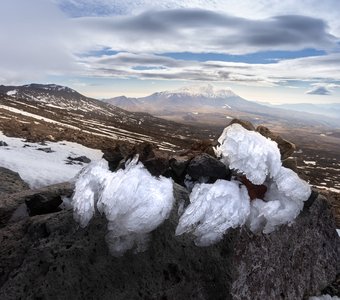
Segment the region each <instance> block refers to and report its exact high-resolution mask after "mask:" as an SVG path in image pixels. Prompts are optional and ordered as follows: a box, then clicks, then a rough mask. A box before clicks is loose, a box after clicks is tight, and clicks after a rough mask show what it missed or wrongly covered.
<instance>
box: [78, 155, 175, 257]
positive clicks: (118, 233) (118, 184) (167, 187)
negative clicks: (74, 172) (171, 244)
mask: <svg viewBox="0 0 340 300" xmlns="http://www.w3.org/2000/svg"><path fill="white" fill-rule="evenodd" d="M137 161H138V157H136V158H134V159H133V160H132V161H131V162H128V163H127V164H126V168H125V169H124V170H123V169H121V170H118V171H117V172H111V171H109V168H108V164H107V162H106V161H104V160H100V161H99V162H95V163H91V164H90V165H89V166H88V167H86V168H85V169H84V170H83V171H82V172H81V173H80V174H79V176H78V179H77V181H76V187H75V193H74V196H73V199H72V205H73V208H74V217H75V219H76V220H77V221H78V222H79V223H80V225H81V226H82V227H85V226H86V225H87V224H88V223H89V221H90V220H91V218H92V217H93V215H94V213H95V210H96V208H97V210H98V211H99V212H100V213H104V214H105V216H106V219H107V220H108V234H107V235H106V241H107V243H108V246H109V249H110V252H111V253H112V254H113V255H115V256H120V255H122V254H124V252H125V251H127V250H129V249H132V248H134V247H135V249H136V251H137V252H139V251H143V250H145V249H146V245H147V241H148V235H149V233H150V232H151V231H153V230H154V229H156V228H157V227H158V226H159V225H160V224H162V223H163V221H164V220H165V219H167V218H168V216H169V214H170V211H171V209H172V206H173V202H174V197H173V183H172V180H171V179H168V178H165V177H162V176H160V177H159V178H156V177H153V176H152V175H151V174H150V173H149V172H148V171H147V170H146V169H145V168H144V166H143V164H142V163H140V162H137Z"/></svg>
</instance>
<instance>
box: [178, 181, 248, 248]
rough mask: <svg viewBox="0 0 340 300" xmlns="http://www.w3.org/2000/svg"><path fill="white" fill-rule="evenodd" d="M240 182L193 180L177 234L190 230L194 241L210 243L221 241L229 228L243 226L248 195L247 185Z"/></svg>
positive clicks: (202, 244) (205, 244)
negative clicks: (208, 182)
mask: <svg viewBox="0 0 340 300" xmlns="http://www.w3.org/2000/svg"><path fill="white" fill-rule="evenodd" d="M239 184H240V182H238V181H227V180H217V181H216V182H215V183H214V184H206V183H203V184H196V185H195V187H194V189H193V190H192V192H191V194H190V205H189V206H188V207H187V208H186V210H185V212H184V214H183V215H182V216H181V218H180V220H179V224H178V226H177V229H176V235H181V234H183V233H184V232H193V234H194V235H195V236H196V240H195V243H196V245H198V246H209V245H211V244H214V243H216V242H218V241H220V240H221V239H222V237H223V234H224V233H225V232H226V231H227V230H228V229H229V228H236V227H238V226H242V225H243V224H244V223H245V222H246V220H247V217H248V215H249V212H250V199H249V196H248V191H247V189H246V187H245V186H242V187H241V188H240V187H239Z"/></svg>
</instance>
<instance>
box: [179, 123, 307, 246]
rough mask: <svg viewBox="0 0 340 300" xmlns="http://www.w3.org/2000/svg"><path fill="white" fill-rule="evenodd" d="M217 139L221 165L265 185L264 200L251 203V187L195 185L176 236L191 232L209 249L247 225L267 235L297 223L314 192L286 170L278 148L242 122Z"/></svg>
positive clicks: (235, 184)
mask: <svg viewBox="0 0 340 300" xmlns="http://www.w3.org/2000/svg"><path fill="white" fill-rule="evenodd" d="M218 141H219V143H220V146H218V147H217V148H216V149H215V151H216V154H217V155H218V156H220V157H221V160H222V162H224V163H225V164H226V165H227V166H229V168H231V169H235V171H236V172H238V173H239V172H240V173H243V174H245V175H246V177H247V178H248V180H250V181H251V182H252V183H253V184H255V185H261V184H264V185H265V186H266V187H267V192H266V194H265V196H264V199H254V200H253V201H250V198H249V195H248V191H247V188H246V187H245V185H243V184H242V183H240V182H238V181H231V182H228V181H223V180H220V181H216V183H214V184H196V185H195V186H194V188H193V190H192V193H191V195H190V201H191V204H190V205H189V206H188V207H187V208H186V210H185V211H184V213H183V215H182V216H181V218H180V221H179V225H178V227H177V230H176V234H177V235H179V234H182V233H184V232H193V234H194V235H195V236H196V244H197V245H200V246H206V245H210V244H212V243H215V242H217V241H219V240H220V239H221V238H222V237H223V234H224V233H225V232H226V230H227V229H228V228H230V227H233V228H234V227H237V226H242V225H243V224H244V223H245V221H246V224H247V226H248V227H249V228H250V230H251V231H253V232H259V231H262V232H264V233H270V232H272V231H274V230H275V229H276V228H277V227H278V226H280V225H283V224H291V223H293V221H294V219H295V218H296V217H297V216H298V215H299V213H300V211H301V210H302V209H303V202H304V201H306V200H307V199H308V198H309V196H310V194H311V189H310V186H309V185H308V184H307V183H306V182H305V181H303V180H301V179H300V178H299V177H298V175H297V174H296V173H295V172H293V171H292V170H290V169H287V168H284V167H282V165H281V157H280V151H279V149H278V146H277V144H276V143H275V142H273V141H271V140H270V139H267V138H266V137H264V136H262V135H260V134H259V133H256V132H253V131H248V130H246V129H245V128H243V127H242V126H241V125H239V124H232V125H230V126H228V127H227V128H225V129H224V131H223V133H222V135H221V137H220V138H219V139H218Z"/></svg>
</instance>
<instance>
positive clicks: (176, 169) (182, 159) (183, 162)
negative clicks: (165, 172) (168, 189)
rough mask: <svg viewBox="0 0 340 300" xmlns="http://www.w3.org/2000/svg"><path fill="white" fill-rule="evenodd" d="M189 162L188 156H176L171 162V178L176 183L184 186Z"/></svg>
mask: <svg viewBox="0 0 340 300" xmlns="http://www.w3.org/2000/svg"><path fill="white" fill-rule="evenodd" d="M189 162H190V159H189V158H188V157H187V156H174V157H172V158H171V159H170V160H169V167H170V170H171V177H172V179H173V180H174V181H175V182H176V183H178V184H180V185H184V178H185V175H186V174H187V172H186V170H187V167H188V165H189Z"/></svg>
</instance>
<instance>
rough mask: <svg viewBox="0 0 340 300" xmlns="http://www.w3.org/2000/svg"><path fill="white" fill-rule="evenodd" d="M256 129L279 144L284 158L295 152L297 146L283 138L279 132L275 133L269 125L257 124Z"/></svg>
mask: <svg viewBox="0 0 340 300" xmlns="http://www.w3.org/2000/svg"><path fill="white" fill-rule="evenodd" d="M256 131H257V132H259V133H260V134H262V135H263V136H265V137H267V138H270V139H271V140H273V141H275V142H276V143H277V145H278V147H279V149H280V153H281V159H282V160H285V159H287V158H288V157H290V156H291V155H292V154H293V153H294V151H295V149H296V147H295V145H294V144H293V143H291V142H289V141H287V140H285V139H283V138H282V137H280V136H279V135H278V134H276V133H273V132H272V131H270V130H269V129H268V128H267V127H265V126H261V125H260V126H257V128H256Z"/></svg>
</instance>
